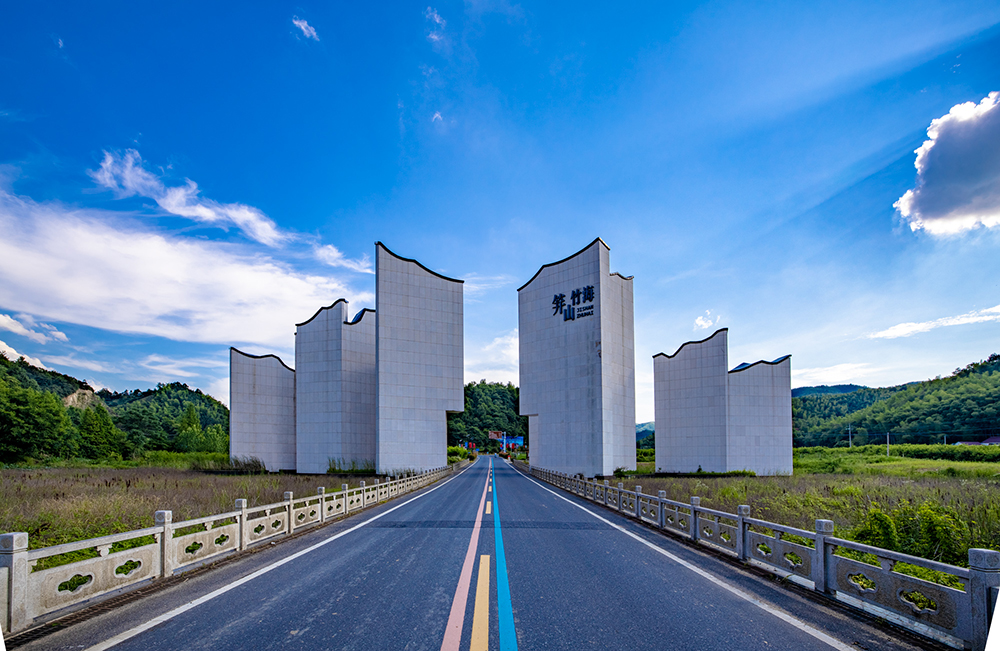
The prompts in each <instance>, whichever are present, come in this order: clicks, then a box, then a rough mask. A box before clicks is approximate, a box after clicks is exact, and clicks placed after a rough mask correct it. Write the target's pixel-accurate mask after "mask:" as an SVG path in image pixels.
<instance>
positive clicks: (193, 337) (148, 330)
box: [0, 175, 374, 350]
mask: <svg viewBox="0 0 1000 651" xmlns="http://www.w3.org/2000/svg"><path fill="white" fill-rule="evenodd" d="M142 178H143V177H142V176H141V175H140V179H139V181H137V183H142V182H144V181H142ZM0 233H3V237H2V238H0V278H3V279H4V281H3V282H2V283H0V305H4V306H6V307H8V308H10V309H12V310H14V311H15V312H23V313H26V314H34V315H38V317H39V318H41V319H45V320H50V321H56V322H61V323H74V324H80V325H85V326H90V327H94V328H101V329H105V330H112V331H117V332H124V333H136V334H148V335H155V336H160V337H166V338H169V339H174V340H178V341H190V342H210V343H218V344H227V345H228V344H230V343H232V344H238V345H243V344H247V343H254V344H259V345H262V346H268V347H271V348H275V347H278V348H282V349H284V350H289V349H291V347H292V333H293V331H294V327H293V325H292V324H294V323H296V322H297V320H299V321H300V320H302V319H303V318H305V317H308V316H309V315H311V314H313V313H314V312H315V311H316V309H317V307H318V306H322V305H329V304H330V303H332V302H333V301H334V300H335V299H337V298H341V297H345V298H348V299H349V300H351V301H352V302H355V301H356V302H357V303H361V304H366V303H367V304H371V303H373V302H374V301H373V296H372V294H371V293H370V292H367V293H365V292H355V291H352V290H351V289H350V288H349V287H348V286H347V285H346V284H345V283H344V282H342V281H341V280H339V279H338V278H334V277H329V276H321V275H316V274H306V273H301V272H299V271H297V270H295V269H293V268H291V267H290V266H289V265H287V264H286V263H283V262H281V261H279V260H275V259H273V258H271V257H268V256H266V255H262V254H256V255H249V254H246V253H244V249H243V248H241V247H237V246H236V245H233V244H226V243H221V242H212V241H205V240H201V239H193V238H184V237H177V236H168V235H165V234H161V233H157V232H153V231H149V230H147V229H145V227H144V225H143V224H142V223H140V222H136V221H134V220H126V219H123V218H122V217H121V216H120V215H117V214H116V213H113V212H109V211H93V210H75V209H70V208H67V207H65V206H63V205H61V204H57V203H37V202H34V201H32V200H31V199H28V198H24V197H19V196H16V195H12V194H10V193H6V192H3V191H0ZM25 269H30V270H31V271H32V272H31V273H30V274H28V273H24V270H25Z"/></svg>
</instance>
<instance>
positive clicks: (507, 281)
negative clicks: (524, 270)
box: [462, 274, 514, 297]
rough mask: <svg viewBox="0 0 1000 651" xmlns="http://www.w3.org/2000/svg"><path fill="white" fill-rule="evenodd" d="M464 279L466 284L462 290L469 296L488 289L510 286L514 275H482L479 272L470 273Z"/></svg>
mask: <svg viewBox="0 0 1000 651" xmlns="http://www.w3.org/2000/svg"><path fill="white" fill-rule="evenodd" d="M462 280H464V281H465V285H463V287H462V292H463V293H464V294H465V296H466V297H468V296H478V295H480V294H483V293H485V292H488V291H493V290H496V289H500V288H502V287H508V286H510V285H511V284H513V282H514V277H513V276H508V275H506V274H501V275H499V276H480V275H479V274H469V275H467V276H465V277H464V278H462Z"/></svg>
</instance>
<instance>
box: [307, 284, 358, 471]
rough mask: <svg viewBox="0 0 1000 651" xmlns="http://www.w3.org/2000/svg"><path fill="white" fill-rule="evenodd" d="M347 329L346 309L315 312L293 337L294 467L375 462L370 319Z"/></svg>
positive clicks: (322, 468) (324, 468)
mask: <svg viewBox="0 0 1000 651" xmlns="http://www.w3.org/2000/svg"><path fill="white" fill-rule="evenodd" d="M359 316H360V318H359V319H357V320H356V322H353V323H349V322H348V317H349V311H348V303H347V301H346V300H340V301H337V302H336V303H334V304H333V305H331V306H329V307H326V308H323V309H321V310H319V311H318V312H317V313H316V314H315V315H314V316H313V317H312V318H311V319H310V320H309V321H306V322H305V323H300V324H298V327H297V328H296V331H295V371H296V383H295V402H296V416H295V418H296V466H297V468H298V472H300V473H325V472H326V471H327V469H328V467H329V465H330V460H331V459H335V460H337V461H338V462H340V463H342V464H346V465H350V463H351V462H355V463H357V464H359V465H362V464H365V463H372V464H373V463H374V462H375V317H374V314H372V313H371V312H370V311H364V312H362V313H361V314H360V315H359Z"/></svg>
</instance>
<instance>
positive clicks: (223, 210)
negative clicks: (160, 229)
mask: <svg viewBox="0 0 1000 651" xmlns="http://www.w3.org/2000/svg"><path fill="white" fill-rule="evenodd" d="M90 176H91V177H92V178H93V179H94V180H95V181H96V182H97V183H98V184H99V185H101V186H103V187H105V188H107V189H109V190H112V191H114V193H115V196H116V197H117V198H119V199H124V198H126V197H131V196H134V195H139V196H141V197H146V198H149V199H152V200H153V201H155V202H156V203H157V204H158V205H159V206H160V208H162V209H163V210H165V211H166V212H168V213H170V214H171V215H177V216H178V217H186V218H188V219H191V220H194V221H196V222H201V223H205V224H213V225H216V226H219V227H222V228H226V227H227V226H228V225H230V224H231V225H233V226H236V227H237V228H239V229H240V230H241V231H243V233H244V234H245V235H246V236H247V237H249V238H251V239H253V240H256V241H257V242H260V243H261V244H265V245H267V246H279V245H281V244H283V243H284V242H286V241H288V240H290V239H292V236H291V235H290V234H289V233H285V232H283V231H281V230H279V229H278V227H277V225H276V224H275V223H274V222H273V221H272V220H271V219H270V218H269V217H268V216H267V215H265V214H264V213H263V212H261V211H260V210H258V209H257V208H254V207H253V206H247V205H245V204H242V203H219V202H218V201H213V200H211V199H205V198H203V197H200V196H199V194H200V191H199V190H198V184H197V183H195V182H194V181H192V180H191V179H185V184H184V185H178V186H174V187H167V186H166V185H165V184H164V183H163V181H162V180H161V179H160V178H159V177H158V176H156V175H155V174H153V173H152V172H150V171H148V170H146V169H145V168H144V167H143V165H142V157H141V156H140V155H139V152H138V151H136V150H134V149H128V150H126V151H125V153H123V154H122V153H118V152H108V151H105V152H104V160H103V161H101V167H100V169H98V170H96V171H91V172H90Z"/></svg>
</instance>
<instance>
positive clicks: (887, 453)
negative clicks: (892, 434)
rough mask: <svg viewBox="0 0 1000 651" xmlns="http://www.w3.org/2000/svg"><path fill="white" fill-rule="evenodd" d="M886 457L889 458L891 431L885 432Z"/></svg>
mask: <svg viewBox="0 0 1000 651" xmlns="http://www.w3.org/2000/svg"><path fill="white" fill-rule="evenodd" d="M885 456H889V430H885Z"/></svg>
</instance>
